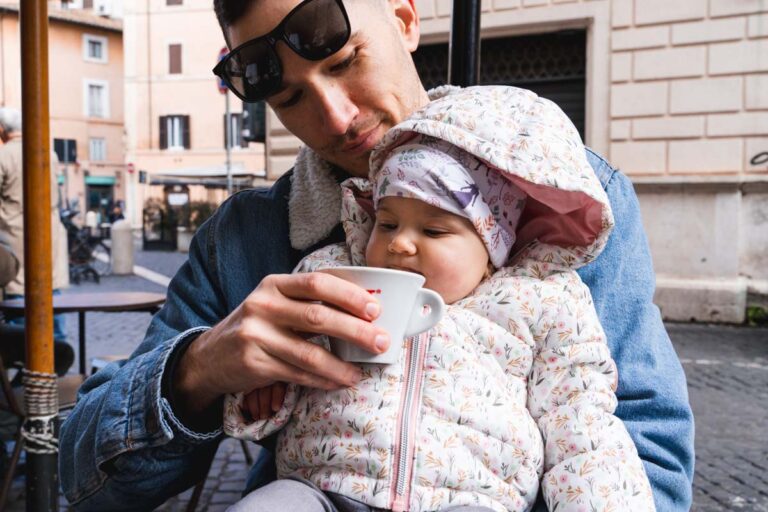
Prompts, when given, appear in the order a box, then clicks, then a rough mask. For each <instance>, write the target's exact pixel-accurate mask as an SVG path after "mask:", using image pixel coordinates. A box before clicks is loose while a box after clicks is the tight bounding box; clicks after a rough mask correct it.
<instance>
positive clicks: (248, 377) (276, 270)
mask: <svg viewBox="0 0 768 512" xmlns="http://www.w3.org/2000/svg"><path fill="white" fill-rule="evenodd" d="M214 6H215V9H216V13H217V16H218V18H219V22H220V24H221V25H222V28H223V31H224V35H225V37H226V39H227V42H228V45H229V47H230V48H232V49H234V50H233V51H232V52H231V54H230V57H229V58H227V59H225V60H224V61H222V63H221V64H220V65H219V66H217V72H218V73H219V74H220V75H223V76H224V77H225V79H226V80H227V81H228V83H229V85H230V87H231V88H232V89H233V90H234V91H235V92H236V93H237V94H238V95H240V96H241V97H244V98H247V99H250V100H257V99H260V98H266V99H267V101H268V102H269V104H270V106H271V107H272V108H273V109H274V111H275V113H276V114H277V115H278V117H279V118H280V120H281V121H282V122H283V124H284V125H285V126H286V127H287V128H288V129H289V130H290V131H291V132H293V133H294V134H295V135H297V136H298V137H299V138H301V139H302V140H303V141H304V142H305V143H306V145H307V146H308V147H309V148H311V149H306V150H303V151H302V152H301V154H300V155H299V157H298V159H297V161H296V165H295V167H294V169H293V172H292V174H291V175H288V176H284V177H283V178H281V179H280V180H278V182H277V183H276V184H275V185H274V186H273V187H272V188H271V189H270V190H269V191H245V192H241V193H239V194H237V195H236V196H234V197H233V198H231V199H230V200H229V201H227V202H226V203H225V204H224V205H223V206H222V207H221V208H220V209H219V210H218V211H217V213H216V214H215V215H214V216H213V217H212V218H211V220H210V221H208V222H207V223H206V224H205V225H204V226H203V227H202V228H201V229H200V230H199V231H198V233H197V235H196V237H195V240H194V242H193V245H192V247H191V249H190V256H189V261H188V262H187V263H186V264H185V265H184V266H183V267H182V269H181V270H180V271H179V273H178V274H177V275H176V277H175V278H174V279H173V281H172V282H171V285H170V287H169V290H168V302H167V303H166V306H165V307H164V308H163V310H162V311H161V312H160V313H159V314H158V315H157V316H156V317H155V319H154V320H153V322H152V324H151V325H150V328H149V331H148V333H147V337H146V338H145V340H144V342H143V343H142V345H141V346H140V347H139V348H138V349H137V350H136V352H135V353H134V354H133V356H132V357H131V359H130V360H129V361H128V362H126V363H124V364H121V365H117V364H115V365H111V366H109V367H107V368H106V369H104V370H102V371H100V372H99V373H98V374H96V375H95V376H94V377H92V378H91V379H90V380H89V381H88V382H87V383H86V384H85V386H84V387H83V390H82V396H81V399H80V402H79V403H78V406H77V408H76V409H75V410H74V412H73V413H72V414H71V415H70V416H69V418H68V420H67V422H66V423H65V424H64V425H63V427H62V444H61V457H60V474H61V479H62V484H63V488H64V491H65V494H66V496H67V498H68V499H69V500H70V502H72V503H73V504H74V505H75V508H76V509H81V510H90V509H100V510H119V509H127V508H141V509H145V508H149V507H152V506H156V505H158V504H159V503H161V502H162V501H164V500H165V499H166V498H168V497H170V496H172V495H173V494H176V493H178V492H180V491H182V490H183V489H185V488H187V487H189V486H190V485H191V484H192V483H194V482H195V481H196V480H198V479H199V478H201V477H202V476H203V474H204V472H205V470H206V469H207V467H208V466H207V463H208V461H209V460H210V458H211V457H212V455H213V452H214V451H215V448H216V440H217V439H219V437H220V435H221V423H222V418H221V415H222V411H221V408H222V397H223V395H224V394H226V393H230V392H237V391H251V390H254V389H258V388H261V387H264V386H267V385H269V384H271V383H273V382H276V381H282V382H295V383H298V384H302V385H307V386H315V387H320V388H327V389H328V388H336V387H339V386H347V385H350V384H352V383H354V382H356V380H357V379H358V378H359V373H358V372H359V370H358V369H357V368H356V367H355V366H354V365H351V364H348V363H344V362H342V361H339V360H338V359H336V358H335V357H334V356H332V355H331V354H330V353H328V352H326V351H324V350H323V349H321V348H319V347H317V346H315V345H312V344H310V343H307V342H306V341H304V338H303V337H302V336H301V334H300V333H303V332H311V333H323V334H329V335H332V336H336V337H340V338H344V339H347V340H349V341H350V342H353V343H356V344H358V345H359V346H361V347H363V348H365V349H367V350H369V351H371V352H381V351H383V350H385V349H386V347H387V346H388V345H389V343H390V340H389V339H387V337H386V333H384V332H382V331H380V330H378V329H376V328H375V327H374V326H373V325H372V324H371V323H370V322H369V321H370V320H371V319H373V318H375V317H376V316H377V315H378V304H377V303H376V302H375V300H374V299H372V298H371V296H370V295H369V294H367V293H366V292H365V291H364V290H361V289H359V288H357V287H355V286H354V285H351V284H349V283H347V282H345V281H342V280H339V279H335V278H334V277H333V276H330V275H325V274H304V275H290V274H288V273H289V272H290V271H291V269H292V268H293V266H294V265H295V263H296V262H298V261H299V259H300V258H301V257H302V256H303V255H305V254H307V253H308V252H310V251H312V250H314V249H315V248H317V247H322V246H324V245H326V244H328V243H330V242H333V241H339V240H340V239H341V237H342V236H343V232H342V231H341V230H340V227H339V226H338V225H337V222H338V218H339V217H338V212H339V208H338V205H339V204H340V198H339V193H340V192H339V186H338V183H339V180H341V179H343V177H344V176H345V175H347V174H352V175H357V176H366V175H367V172H368V155H369V153H370V151H371V149H372V148H373V147H374V146H375V144H376V142H378V140H379V139H380V138H381V137H382V135H383V134H384V132H385V131H386V130H387V129H388V128H390V127H392V126H393V125H395V124H396V123H397V122H399V121H400V120H402V119H403V118H404V117H406V116H407V115H408V114H409V113H411V112H413V111H414V110H415V109H417V108H419V107H421V106H422V105H424V104H426V103H427V102H428V101H429V97H428V95H427V93H426V91H425V90H424V88H423V86H422V85H421V83H420V81H419V78H418V74H417V73H416V70H415V68H414V65H413V61H412V59H411V57H410V52H412V51H413V50H415V49H416V47H417V45H418V41H419V20H418V16H417V13H416V10H415V7H414V5H413V2H412V1H409V0H345V1H344V2H343V3H342V2H341V0H310V1H308V2H300V1H299V0H290V1H288V0H250V1H239V0H215V2H214ZM297 6H299V7H297ZM342 6H343V8H345V9H344V10H341V11H340V8H341V7H342ZM347 19H348V20H349V27H351V29H349V30H346V29H347V27H346V25H345V23H346V20H347ZM276 28H277V30H276ZM265 34H269V37H268V38H262V39H255V38H258V37H260V36H264V35H265ZM441 93H442V94H446V93H448V94H449V93H450V91H445V90H443V91H442V92H441ZM588 157H589V159H590V163H591V164H592V166H593V167H594V168H595V172H596V173H597V175H598V177H599V178H600V180H601V182H602V183H603V184H604V186H605V187H606V190H607V192H608V196H609V198H610V199H611V203H612V208H613V211H614V215H615V217H616V222H617V226H616V229H615V231H614V235H613V236H612V237H611V241H610V242H609V244H608V246H607V248H606V250H605V251H604V252H603V254H602V255H601V256H600V258H598V260H597V261H596V262H595V263H594V264H592V265H589V266H588V267H587V268H585V269H584V271H583V272H581V276H582V278H583V279H584V281H585V282H586V283H587V284H588V285H589V286H590V288H591V290H592V294H593V296H594V299H595V302H596V306H597V310H598V314H599V315H600V320H601V321H602V322H603V325H604V327H605V329H606V332H607V334H608V338H609V343H610V345H611V350H612V354H613V356H614V358H615V359H616V361H617V363H618V365H619V373H620V375H621V377H620V378H621V381H620V383H619V389H618V396H619V398H620V405H619V408H618V410H617V415H618V416H619V417H621V418H622V419H623V420H624V422H625V424H626V426H627V428H628V430H629V431H630V433H631V435H632V437H633V440H634V441H635V443H636V444H637V447H638V450H639V452H640V455H641V457H642V458H643V459H644V461H645V465H646V470H647V472H648V475H649V477H650V479H651V482H652V485H653V487H654V497H655V500H656V504H657V507H658V510H663V511H674V510H681V511H682V510H688V508H689V505H690V499H691V492H690V485H691V478H692V465H693V461H692V452H693V447H692V444H693V438H692V427H693V423H692V417H691V411H690V408H689V406H688V401H687V392H686V387H685V378H684V375H683V372H682V368H681V366H680V364H679V362H678V360H677V357H676V356H675V353H674V350H673V348H672V346H671V343H670V342H669V339H668V337H667V336H666V333H665V331H664V328H663V325H662V323H661V320H660V317H659V313H658V310H657V309H656V308H655V307H654V306H653V304H652V303H651V299H652V296H653V286H654V276H653V270H652V268H651V263H650V255H649V253H648V248H647V243H646V240H645V236H644V234H643V231H642V225H641V222H640V218H639V211H638V206H637V201H636V197H635V196H634V193H633V191H632V187H631V184H630V183H629V182H628V180H627V179H626V178H625V177H624V176H622V175H621V174H619V173H617V172H616V171H614V170H613V169H611V168H610V167H609V166H608V164H607V163H605V162H604V161H603V160H601V159H600V158H599V157H598V156H597V155H595V154H593V153H591V152H590V153H589V155H588ZM318 301H320V302H322V303H324V304H330V305H333V306H335V307H330V306H325V305H322V304H320V303H319V302H318ZM264 405H265V406H267V405H268V404H264ZM265 408H266V407H265ZM262 462H263V460H262ZM267 466H268V465H267ZM268 469H269V468H268V467H262V469H261V471H260V472H255V473H253V472H252V479H251V480H252V483H255V482H256V481H257V480H261V481H263V480H264V479H265V478H268V473H269V471H268Z"/></svg>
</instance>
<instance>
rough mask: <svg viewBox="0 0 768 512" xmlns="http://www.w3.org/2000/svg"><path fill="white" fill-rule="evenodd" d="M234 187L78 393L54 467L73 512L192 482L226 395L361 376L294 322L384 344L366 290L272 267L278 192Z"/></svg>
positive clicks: (116, 506)
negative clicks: (157, 300) (139, 331)
mask: <svg viewBox="0 0 768 512" xmlns="http://www.w3.org/2000/svg"><path fill="white" fill-rule="evenodd" d="M279 183H280V182H279ZM282 183H283V184H285V183H287V181H286V180H282ZM243 194H245V195H240V197H239V198H238V197H237V196H235V197H234V198H232V199H230V200H229V201H227V203H225V205H223V206H222V208H220V209H219V210H218V211H217V213H216V214H215V215H214V217H213V218H212V219H210V220H209V221H208V222H207V223H206V224H204V225H203V227H201V229H200V231H199V232H198V234H197V235H196V236H195V238H194V240H193V243H192V246H191V248H190V253H189V260H188V262H187V263H185V264H184V266H183V267H182V268H181V270H180V271H179V273H178V274H177V275H176V276H175V277H174V279H173V280H172V281H171V285H170V287H169V290H168V299H167V301H166V304H165V306H164V307H163V309H162V310H161V312H160V313H158V315H157V316H156V317H155V318H154V319H153V321H152V323H151V324H150V327H149V330H148V331H147V336H146V338H145V340H144V342H143V343H142V344H141V345H140V346H139V348H138V349H137V350H136V352H134V354H133V355H132V356H131V358H130V360H128V361H127V362H124V363H121V364H113V365H110V366H108V367H107V368H105V369H103V370H101V371H99V372H98V373H97V374H96V375H95V376H93V377H92V378H91V379H89V380H88V381H86V383H85V385H84V386H83V388H82V389H81V392H80V395H79V399H78V404H77V406H76V408H75V409H74V411H73V412H72V413H71V414H70V416H69V417H68V418H67V421H66V422H65V423H64V425H63V426H62V434H61V447H60V463H59V465H60V474H61V480H62V487H63V489H64V493H65V495H66V497H67V499H68V500H69V501H70V502H72V503H73V504H74V508H75V509H76V510H124V509H132V510H135V509H142V510H145V509H149V508H152V507H155V506H157V505H159V504H160V503H162V502H163V501H164V500H166V499H167V498H169V497H171V496H173V495H175V494H178V493H179V492H181V491H182V490H184V489H186V488H188V487H190V486H191V485H192V484H193V483H194V482H195V481H197V480H198V479H199V478H201V477H202V476H203V472H204V471H205V468H206V467H207V463H208V461H210V458H211V457H212V456H213V452H214V451H215V447H216V440H217V439H218V438H219V436H220V434H221V424H222V412H221V402H222V397H223V395H224V394H226V393H230V392H239V391H250V390H252V389H254V388H258V387H260V386H264V385H267V384H269V383H270V382H273V381H275V380H281V381H285V382H294V383H300V384H307V383H310V384H311V383H312V381H314V380H315V379H322V380H323V381H324V385H326V386H329V387H338V386H339V385H342V384H347V385H348V384H349V380H350V379H354V376H355V375H356V374H357V373H359V369H357V367H355V366H354V365H352V364H350V363H345V362H343V361H340V360H338V359H337V358H335V357H334V356H332V355H331V354H330V353H329V352H328V351H326V350H324V349H323V348H321V347H317V346H316V345H313V344H311V343H308V342H306V341H304V339H303V338H301V337H300V336H299V335H298V334H296V332H295V330H298V331H305V332H316V333H321V334H331V335H334V336H339V337H341V338H344V339H347V340H349V341H351V342H353V343H357V344H359V345H360V346H361V347H364V348H367V349H368V350H370V351H371V352H379V351H380V350H384V349H386V347H384V348H383V349H377V348H375V346H374V339H375V338H376V336H377V335H378V334H380V332H381V331H380V329H378V328H376V327H375V326H373V325H372V324H371V323H370V321H369V320H370V319H372V318H374V317H375V314H369V313H371V310H370V306H374V307H375V308H376V309H377V308H378V305H377V304H376V302H375V300H374V299H372V298H371V296H370V295H369V294H367V293H366V292H365V290H363V289H361V288H359V287H356V286H354V285H352V284H351V283H348V282H346V281H343V280H341V279H338V278H334V277H333V276H330V275H327V274H317V275H315V276H310V275H309V274H305V275H302V276H290V275H270V274H274V273H279V272H286V271H288V270H290V268H291V263H292V262H291V261H287V260H290V256H289V255H288V252H289V251H287V250H286V248H289V247H290V246H289V244H288V235H287V208H286V207H285V206H286V205H285V202H284V201H283V202H281V201H280V199H279V198H281V197H285V195H287V193H286V191H285V190H284V188H283V189H280V188H278V186H277V185H276V187H275V188H273V190H272V192H271V194H270V197H271V199H265V198H263V197H261V196H258V195H256V193H254V192H247V193H243ZM275 240H277V242H275ZM254 288H255V289H254ZM317 301H323V302H326V303H329V304H333V305H334V306H336V307H330V306H325V305H321V304H318V303H317ZM342 310H346V311H348V312H350V313H351V314H348V313H343V312H342ZM366 311H368V313H367V312H366ZM374 313H375V312H374ZM362 318H368V319H369V320H362ZM310 379H311V381H310ZM308 381H309V382H308ZM331 381H332V382H331Z"/></svg>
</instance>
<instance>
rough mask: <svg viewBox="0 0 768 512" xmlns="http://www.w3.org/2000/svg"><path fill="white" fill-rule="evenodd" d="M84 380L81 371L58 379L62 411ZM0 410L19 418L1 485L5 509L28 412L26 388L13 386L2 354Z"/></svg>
mask: <svg viewBox="0 0 768 512" xmlns="http://www.w3.org/2000/svg"><path fill="white" fill-rule="evenodd" d="M83 381H85V376H84V375H80V374H79V373H70V374H67V375H65V376H63V377H59V378H58V379H57V385H58V389H59V391H58V392H59V412H60V413H61V412H62V411H66V410H69V409H72V408H73V407H74V406H75V401H76V399H77V390H78V388H79V387H80V385H81V384H82V383H83ZM0 410H2V411H6V412H9V413H10V414H12V415H13V416H15V417H16V418H17V419H18V427H17V428H16V433H15V435H14V439H15V441H16V445H15V446H14V448H13V453H12V454H11V458H10V460H9V461H8V468H7V469H6V471H5V475H4V476H3V480H2V487H0V510H4V509H5V502H6V500H7V499H8V492H9V491H10V489H11V482H12V481H13V474H14V473H15V471H16V466H17V465H18V463H19V457H20V456H21V450H22V448H23V445H24V440H23V438H22V434H21V426H22V424H23V422H24V418H25V417H26V412H25V409H24V388H23V387H13V386H11V383H10V381H9V380H8V370H7V369H6V368H5V365H4V364H3V359H2V356H0Z"/></svg>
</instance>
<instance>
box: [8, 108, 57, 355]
mask: <svg viewBox="0 0 768 512" xmlns="http://www.w3.org/2000/svg"><path fill="white" fill-rule="evenodd" d="M21 134H22V132H21V112H20V111H19V110H18V109H15V108H10V107H1V108H0V140H2V142H3V145H2V146H0V232H2V233H4V234H5V235H6V236H7V237H8V240H9V243H10V246H11V247H12V248H13V252H14V253H15V255H16V258H18V261H19V270H18V272H17V273H16V275H15V277H14V278H13V279H12V280H11V281H9V282H8V283H6V285H5V286H4V287H3V297H4V298H5V299H20V298H23V297H24V186H23V185H24V181H23V172H24V171H23V166H22V144H21ZM57 204H58V194H57V184H56V173H55V171H54V170H53V167H51V241H52V243H51V246H52V247H51V252H52V255H53V261H52V264H53V293H54V295H57V294H59V293H61V290H62V288H65V287H67V286H68V285H69V268H68V267H69V265H68V258H67V251H66V243H64V240H66V232H65V229H64V225H63V224H62V223H61V219H60V218H59V212H58V206H57ZM6 321H7V322H8V324H10V325H17V326H22V325H24V317H23V316H19V317H9V318H7V319H6ZM53 337H54V340H55V341H59V342H65V343H66V341H67V334H66V330H65V323H64V316H63V315H55V316H54V318H53Z"/></svg>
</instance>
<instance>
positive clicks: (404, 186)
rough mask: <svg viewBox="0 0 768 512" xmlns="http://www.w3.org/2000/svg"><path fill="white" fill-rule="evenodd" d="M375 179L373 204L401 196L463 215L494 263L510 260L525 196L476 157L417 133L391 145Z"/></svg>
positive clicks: (499, 265)
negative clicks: (472, 226)
mask: <svg viewBox="0 0 768 512" xmlns="http://www.w3.org/2000/svg"><path fill="white" fill-rule="evenodd" d="M371 181H372V184H373V202H374V207H376V208H378V204H379V201H380V200H381V199H382V198H384V197H388V196H397V197H406V198H411V199H418V200H420V201H424V202H425V203H427V204H429V205H432V206H435V207H437V208H440V209H442V210H445V211H447V212H450V213H453V214H455V215H459V216H461V217H465V218H467V219H469V220H470V221H471V222H472V224H473V225H474V226H475V229H476V230H477V232H478V234H479V235H480V238H481V239H482V240H483V243H484V244H485V246H486V248H487V249H488V254H489V255H490V259H491V263H493V265H494V266H495V267H496V268H499V267H502V266H504V264H505V263H506V262H507V259H508V258H509V253H510V251H511V250H512V246H513V245H514V243H515V229H516V228H517V223H518V220H519V219H520V215H521V214H522V211H523V208H524V207H525V197H526V195H525V193H524V192H523V191H522V190H521V189H520V188H518V187H517V186H515V185H513V184H512V183H511V182H510V181H509V180H508V179H506V178H505V177H504V176H502V175H501V173H499V172H498V171H497V170H495V169H493V168H491V167H489V166H488V165H486V164H485V163H484V162H482V161H481V160H480V159H478V158H477V157H475V156H474V155H472V154H470V153H468V152H466V151H463V150H461V149H459V148H457V147H456V146H454V145H453V144H451V143H449V142H446V141H444V140H441V139H437V138H435V137H430V136H428V135H421V134H418V135H416V136H415V137H414V138H413V139H411V140H409V141H408V142H406V143H405V144H403V145H401V146H398V147H397V148H395V149H393V150H392V152H391V153H390V154H389V155H388V156H387V159H386V161H385V162H384V164H383V165H382V166H381V168H380V169H378V170H377V171H376V172H375V173H374V174H373V175H372V176H371Z"/></svg>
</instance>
